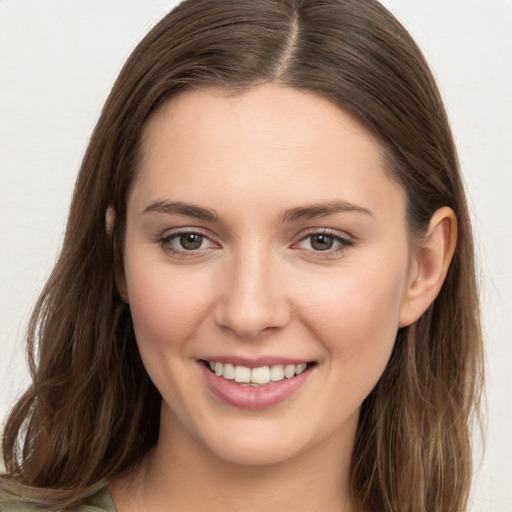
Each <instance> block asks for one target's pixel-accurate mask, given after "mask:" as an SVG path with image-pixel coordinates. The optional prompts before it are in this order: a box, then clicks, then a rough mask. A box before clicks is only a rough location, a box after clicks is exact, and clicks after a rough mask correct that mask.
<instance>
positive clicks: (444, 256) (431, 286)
mask: <svg viewBox="0 0 512 512" xmlns="http://www.w3.org/2000/svg"><path fill="white" fill-rule="evenodd" d="M456 244H457V218H456V217H455V213H454V212H453V210H452V209H451V208H448V207H447V206H445V207H443V208H440V209H439V210H437V211H436V212H435V213H434V215H432V218H431V220H430V224H429V228H428V231H427V233H426V235H425V237H424V238H423V239H422V240H421V241H420V242H419V243H418V245H417V247H415V248H414V249H413V250H412V255H411V264H410V271H409V278H408V283H407V289H406V292H405V295H404V300H403V302H402V306H401V309H400V318H399V327H406V326H408V325H411V324H412V323H414V322H415V321H416V320H418V318H419V317H420V316H421V315H422V314H423V313H424V312H425V311H426V310H427V309H428V307H429V306H430V304H432V302H433V301H434V300H435V298H436V297H437V295H438V293H439V291H440V290H441V287H442V286H443V283H444V280H445V278H446V274H447V272H448V268H449V266H450V263H451V261H452V258H453V254H454V252H455V247H456Z"/></svg>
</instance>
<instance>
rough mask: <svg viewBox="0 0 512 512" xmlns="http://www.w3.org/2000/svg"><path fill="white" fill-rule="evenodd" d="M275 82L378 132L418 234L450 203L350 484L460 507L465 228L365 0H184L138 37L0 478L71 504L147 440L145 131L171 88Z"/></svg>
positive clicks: (469, 335) (365, 504)
mask: <svg viewBox="0 0 512 512" xmlns="http://www.w3.org/2000/svg"><path fill="white" fill-rule="evenodd" d="M272 81H273V82H278V83H281V84H283V85H285V86H288V87H293V88H297V89H302V90H306V91H311V92H313V93H315V94H318V95H321V96H323V97H325V98H328V99H329V100H330V101H332V102H333V103H334V104H336V105H338V106H339V107H340V108H342V109H344V110H346V111H348V112H350V113H351V114H352V115H354V116H355V117H356V118H357V119H358V120H359V121H360V122H361V123H362V124H363V125H364V126H365V127H366V128H367V129H368V130H370V132H371V133H373V134H374V136H375V137H376V138H377V139H378V140H379V141H380V144H381V147H382V152H383V155H384V156H385V158H386V161H387V164H388V165H387V167H388V169H389V172H390V175H391V177H392V179H394V180H396V181H397V182H398V183H399V184H401V185H402V186H403V188H404V190H405V191H406V193H407V197H408V220H409V227H410V229H411V231H412V232H414V233H417V234H421V233H422V232H424V230H425V229H426V227H427V226H428V222H429V220H430V218H431V216H432V214H433V213H434V211H435V210H436V209H437V208H439V207H441V206H445V205H446V206H449V207H451V208H452V209H453V210H454V211H455V214H456V216H457V220H458V245H457V249H456V252H455V256H454V259H453V262H452V264H451V267H450V269H449V272H448V275H447V277H446V281H445V284H444V286H443V288H442V290H441V292H440V294H439V296H438V297H437V299H436V300H435V301H434V303H433V304H432V305H431V306H430V308H429V309H428V310H427V312H426V313H425V314H424V315H423V316H422V317H421V318H420V319H419V320H418V321H417V322H416V323H415V324H413V325H411V326H410V327H406V328H403V329H401V330H400V331H399V333H398V336H397V340H396V344H395V347H394V351H393V354H392V356H391V359H390V361H389V364H388V366H387V368H386V370H385V372H384V374H383V375H382V378H381V379H380V381H379V383H378V384H377V386H376V387H375V389H374V390H373V391H372V393H371V394H370V396H368V398H367V399H366V400H365V402H364V404H363V407H362V411H361V418H360V424H359V429H358V433H357V438H356V444H355V450H354V455H353V461H352V487H353V493H354V496H355V498H356V499H357V500H358V502H359V504H360V506H361V509H362V510H368V511H378V512H384V511H388V512H391V511H400V512H406V511H410V512H413V511H414V512H418V511H428V512H447V511H463V510H465V509H466V505H467V500H468V493H469V487H470V480H471V459H472V457H471V448H470V419H471V417H472V412H473V411H475V410H478V403H479V396H480V390H481V384H482V375H483V372H482V339H481V330H480V323H479V322H480V320H479V307H478V296H477V287H476V282H475V269H474V251H473V242H472V234H471V226H470V223H469V218H468V211H467V205H466V200H465V194H464V190H463V185H462V182H461V177H460V173H459V166H458V162H457V156H456V151H455V147H454V143H453V139H452V136H451V133H450V128H449V125H448V121H447V117H446V114H445V110H444V107H443V104H442V101H441V98H440V95H439V92H438V90H437V87H436V85H435V82H434V79H433V77H432V74H431V72H430V71H429V68H428V66H427V64H426V62H425V60H424V58H423V56H422V54H421V52H420V50H419V49H418V47H417V46H416V44H415V43H414V41H413V40H412V38H411V37H410V35H409V34H408V32H407V31H406V30H405V29H404V28H403V27H402V26H401V25H400V23H398V21H397V20H396V19H395V18H394V17H393V16H392V15H391V14H390V13H389V12H387V11H386V10H385V9H384V8H383V7H382V6H381V5H380V4H379V3H378V2H376V1H375V0H365V1H361V0H236V1H232V2H219V1H218V0H186V1H184V2H183V3H181V4H180V5H179V6H178V7H177V8H176V9H174V10H173V11H172V12H171V13H170V14H169V15H167V16H166V17H165V18H164V19H163V20H162V21H161V22H160V23H158V24H157V25H156V26H155V27H154V28H153V29H152V30H151V31H150V32H149V34H148V35H147V36H146V37H145V38H144V39H143V40H142V42H141V43H140V44H139V45H138V46H137V48H136V49H135V50H134V52H133V53H132V55H131V56H130V58H129V59H128V61H127V62H126V64H125V66H124V68H123V70H122V71H121V73H120V75H119V77H118V79H117V81H116V83H115V85H114V87H113V89H112V92H111V94H110V96H109V98H108V100H107V102H106V104H105V106H104V108H103V111H102V113H101V116H100V118H99V121H98V123H97V125H96V128H95V130H94V132H93V135H92V137H91V140H90V143H89V147H88V149H87V152H86V154H85V157H84V160H83V163H82V166H81V169H80V173H79V176H78V180H77V183H76V188H75V192H74V196H73V201H72V205H71V210H70V213H69V219H68V224H67V229H66V234H65V239H64V243H63V247H62V252H61V254H60V257H59V260H58V262H57V264H56V266H55V268H54V270H53V273H52V274H51V277H50V279H49V280H48V283H47V284H46V286H45V288H44V290H43V292H42V294H41V296H40V298H39V301H38V303H37V305H36V308H35V311H34V313H33V316H32V318H31V321H30V327H29V333H28V348H29V354H30V369H31V372H32V377H33V384H32V385H31V386H30V388H29V389H28V390H27V392H26V393H25V394H24V395H23V396H22V397H21V399H20V400H19V402H18V403H17V404H16V405H15V407H14V408H13V410H12V412H11V414H10V416H9V418H8V420H7V423H6V425H5V432H4V438H3V452H4V461H5V465H6V468H7V475H5V476H4V481H5V482H7V485H13V484H20V485H23V486H30V487H31V488H37V489H38V491H37V495H38V499H40V500H42V501H44V502H45V503H47V504H49V505H53V506H59V507H63V506H69V505H73V504H76V503H79V501H80V500H81V499H82V498H83V497H84V496H85V495H86V494H87V493H88V492H90V489H91V488H92V487H94V486H95V485H97V484H98V483H100V482H102V481H105V480H108V479H109V478H111V477H112V476H114V475H117V474H119V473H121V472H122V471H124V470H126V469H128V468H130V467H133V466H134V465H135V464H136V463H137V462H138V461H140V460H141V458H142V457H143V456H144V454H146V453H147V452H148V450H150V449H151V448H152V447H153V446H154V445H155V444H156V442H157V438H158V428H159V414H160V412H159V411H160V396H159V394H158V392H157V390H156V389H155V387H154V386H153V384H152V383H151V381H150V380H149V377H148V375H147V373H146V372H145V370H144V367H143V365H142V362H141V360H140V357H139V354H138V350H137V345H136V341H135V337H134V333H133V328H132V323H131V318H130V312H129V308H128V306H127V305H126V304H125V303H124V302H123V301H122V300H121V297H120V296H119V293H118V291H117V289H116V280H115V276H116V269H119V268H121V267H122V264H123V261H122V259H123V257H122V246H123V236H124V227H125V213H126V197H127V192H128V190H129V188H130V185H131V183H132V181H133V178H134V173H135V172H136V169H137V157H138V149H139V142H140V135H141V131H142V128H143V126H144V123H145V122H146V121H147V119H148V118H149V116H150V115H151V114H152V113H153V112H154V111H155V109H157V108H158V107H159V105H161V104H162V102H164V101H166V100H167V99H169V98H171V97H172V96H173V95H175V94H177V93H178V92H179V91H181V90H184V89H190V88H194V87H200V86H215V87H222V88H225V89H228V90H231V91H234V92H235V93H236V92H237V91H244V90H246V89H247V88H249V87H253V86H257V85H259V84H263V83H268V82H272ZM109 205H113V207H114V209H115V211H116V222H115V226H114V230H113V233H112V234H111V236H109V235H108V234H107V233H106V230H105V211H106V209H107V207H108V206H109Z"/></svg>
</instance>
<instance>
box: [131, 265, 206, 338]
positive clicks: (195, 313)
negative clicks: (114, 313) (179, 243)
mask: <svg viewBox="0 0 512 512" xmlns="http://www.w3.org/2000/svg"><path fill="white" fill-rule="evenodd" d="M152 268H155V269H156V268H160V271H158V272H157V271H152V270H151V269H152ZM130 270H131V269H130V266H129V265H128V266H127V269H126V272H127V282H128V284H129V287H128V296H129V303H130V310H131V314H132V319H133V324H134V329H135V334H136V336H137V341H138V343H139V345H146V344H148V343H149V344H159V345H160V346H175V345H179V344H180V343H181V342H183V341H185V340H187V339H188V338H189V337H190V336H191V335H192V334H193V332H194V330H195V329H196V328H197V326H198V325H199V323H200V322H201V319H202V318H203V317H204V316H205V315H206V312H207V311H208V309H209V304H210V294H209V293H208V291H207V289H206V286H205V279H202V278H201V275H200V273H199V274H198V275H196V276H195V278H191V276H190V275H186V277H185V273H184V272H180V271H179V270H178V271H176V270H175V271H171V270H170V269H166V268H161V267H158V266H157V265H153V266H151V265H148V268H147V269H146V270H143V269H141V268H136V269H135V268H134V269H133V270H134V272H130Z"/></svg>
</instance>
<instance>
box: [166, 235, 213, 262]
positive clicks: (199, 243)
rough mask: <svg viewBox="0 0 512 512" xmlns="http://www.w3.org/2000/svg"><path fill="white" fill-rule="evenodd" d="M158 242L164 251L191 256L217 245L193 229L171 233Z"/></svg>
mask: <svg viewBox="0 0 512 512" xmlns="http://www.w3.org/2000/svg"><path fill="white" fill-rule="evenodd" d="M158 242H159V243H160V245H161V246H162V248H163V249H164V250H165V251H167V252H169V253H171V254H174V255H178V256H193V255H195V254H198V253H202V252H203V251H204V250H207V249H212V248H216V247H217V246H216V245H215V244H214V243H213V242H212V241H211V240H210V239H209V238H208V237H207V236H205V235H204V234H202V233H198V232H195V231H180V232H178V233H172V234H170V235H167V236H165V237H163V238H161V239H160V240H158Z"/></svg>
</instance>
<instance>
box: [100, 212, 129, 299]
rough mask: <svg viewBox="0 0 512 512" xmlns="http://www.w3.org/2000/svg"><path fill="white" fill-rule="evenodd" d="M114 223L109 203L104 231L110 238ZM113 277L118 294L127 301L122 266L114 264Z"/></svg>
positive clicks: (113, 215) (113, 214) (114, 216)
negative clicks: (118, 266)
mask: <svg viewBox="0 0 512 512" xmlns="http://www.w3.org/2000/svg"><path fill="white" fill-rule="evenodd" d="M115 223H116V211H115V210H114V207H113V206H112V205H109V207H108V208H107V211H106V212H105V231H106V233H107V235H108V236H109V237H110V238H112V233H113V232H114V225H115ZM115 267H116V268H115V279H116V286H117V291H118V292H119V295H120V296H121V299H122V300H123V302H126V303H128V292H127V289H126V279H125V277H124V272H123V269H122V268H117V265H115Z"/></svg>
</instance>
